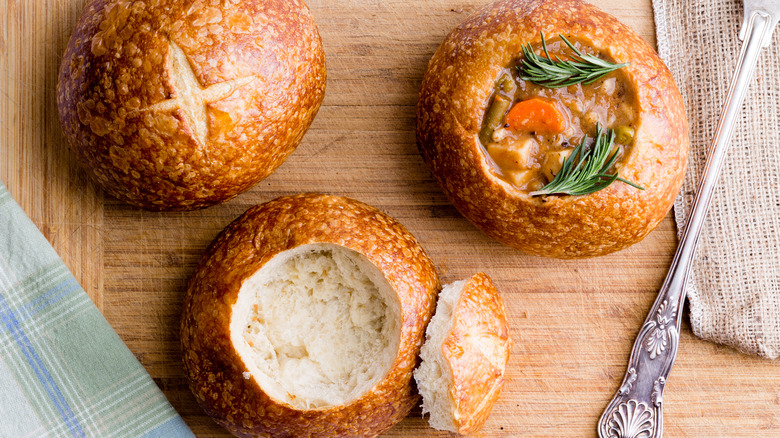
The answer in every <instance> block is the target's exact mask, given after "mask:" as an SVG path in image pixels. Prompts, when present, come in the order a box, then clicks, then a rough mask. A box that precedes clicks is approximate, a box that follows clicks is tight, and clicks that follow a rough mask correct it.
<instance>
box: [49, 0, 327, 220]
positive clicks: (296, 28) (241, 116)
mask: <svg viewBox="0 0 780 438" xmlns="http://www.w3.org/2000/svg"><path fill="white" fill-rule="evenodd" d="M324 90H325V56H324V52H323V49H322V43H321V40H320V36H319V33H318V31H317V26H316V25H315V23H314V20H313V18H312V16H311V14H310V12H309V10H308V8H307V7H306V5H305V4H304V3H303V2H302V1H301V0H262V1H261V0H240V1H238V0H222V1H208V0H184V1H180V0H146V1H134V2H131V1H117V0H92V1H90V2H89V3H87V5H86V7H85V8H84V12H83V13H82V15H81V18H80V19H79V21H78V23H77V24H76V28H75V29H74V31H73V35H72V36H71V38H70V41H69V42H68V46H67V48H66V50H65V55H64V56H63V59H62V64H61V66H60V71H59V82H58V84H57V104H58V108H59V116H60V122H61V124H62V130H63V133H64V134H65V138H66V139H67V142H68V144H69V145H70V148H71V149H72V150H73V151H74V152H75V154H76V156H77V158H78V161H79V162H80V163H81V164H82V167H83V168H84V169H85V170H86V171H87V173H89V174H90V175H91V176H92V178H93V179H94V180H95V181H97V182H98V183H99V184H100V185H101V186H103V187H104V188H105V189H106V191H107V192H108V193H110V194H112V195H114V196H116V197H117V198H119V199H121V200H124V201H127V202H129V203H131V204H134V205H137V206H139V207H142V208H145V209H149V210H189V209H196V208H201V207H205V206H208V205H212V204H215V203H219V202H222V201H225V200H227V199H230V198H232V197H234V196H236V195H237V194H238V193H241V192H243V191H245V190H247V189H249V188H250V187H252V186H253V185H254V184H256V183H257V182H258V181H260V180H262V179H263V178H265V177H266V176H268V175H269V174H271V172H273V171H274V170H275V169H276V168H277V167H278V166H279V165H280V164H281V163H282V162H283V161H284V160H285V158H286V157H287V156H288V155H289V154H290V153H292V151H293V150H294V149H295V148H296V146H297V145H298V144H299V142H300V141H301V139H302V138H303V135H304V133H305V132H306V130H307V129H308V127H309V126H310V124H311V123H312V120H313V119H314V116H315V115H316V113H317V110H318V109H319V107H320V104H321V102H322V99H323V96H324Z"/></svg>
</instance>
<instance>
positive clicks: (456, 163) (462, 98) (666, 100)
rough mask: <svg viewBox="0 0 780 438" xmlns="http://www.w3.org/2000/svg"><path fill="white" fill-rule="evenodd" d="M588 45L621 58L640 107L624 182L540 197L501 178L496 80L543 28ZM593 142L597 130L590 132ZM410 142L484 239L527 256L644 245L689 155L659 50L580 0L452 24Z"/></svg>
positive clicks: (496, 9)
mask: <svg viewBox="0 0 780 438" xmlns="http://www.w3.org/2000/svg"><path fill="white" fill-rule="evenodd" d="M542 32H543V33H544V34H545V35H547V36H554V37H557V36H558V35H564V36H566V37H567V38H570V39H572V40H574V41H581V42H583V43H587V44H588V45H589V46H591V47H592V48H594V49H595V50H596V51H598V52H599V53H604V54H606V56H608V57H609V58H612V59H613V60H614V62H616V63H624V62H625V63H628V64H629V65H628V66H627V67H625V70H624V71H625V76H626V77H627V78H628V79H627V80H628V88H629V89H630V90H633V92H634V93H635V96H633V101H634V102H635V107H634V108H633V111H635V112H636V122H635V134H634V137H633V145H632V146H631V149H630V151H629V152H628V154H627V156H625V157H622V158H621V161H622V163H621V164H620V165H621V167H620V176H621V177H623V178H625V179H627V180H629V181H633V182H634V183H637V184H639V185H640V186H642V187H644V188H645V190H638V189H636V188H634V187H631V186H629V185H626V184H623V183H614V184H612V185H610V186H608V187H607V188H605V189H603V190H600V191H597V192H595V193H591V194H588V195H580V196H557V195H552V196H537V197H533V196H531V195H529V192H528V191H525V190H520V189H518V188H517V187H515V186H514V185H513V184H511V183H508V182H506V181H505V180H503V179H501V178H500V177H499V176H498V175H497V174H496V172H495V171H494V170H493V167H492V166H493V165H492V164H491V162H490V160H489V157H487V156H486V152H485V150H484V148H483V146H482V144H481V142H480V139H479V132H480V128H481V126H482V122H483V118H484V116H485V113H486V110H487V106H488V102H489V100H490V98H491V95H492V93H493V91H494V89H495V86H496V81H497V80H498V79H499V76H500V75H501V74H502V72H504V71H506V69H507V68H514V67H513V66H514V65H517V64H516V62H517V60H518V58H520V57H521V56H522V46H523V45H524V44H528V43H533V44H538V43H539V41H540V33H542ZM591 135H592V134H591ZM417 143H418V146H419V148H420V151H421V153H422V155H423V157H424V159H425V161H426V163H427V164H428V165H429V167H430V169H431V171H432V173H433V176H434V177H435V179H436V180H437V181H438V183H439V185H440V186H441V187H442V189H443V191H444V192H445V194H446V195H447V196H448V197H449V199H450V200H451V202H452V203H453V204H454V205H455V207H456V208H457V209H458V210H459V211H460V212H461V213H462V214H463V215H464V216H465V217H466V218H467V219H468V220H470V221H471V222H472V223H473V224H474V225H476V226H477V227H478V228H479V229H481V230H482V231H484V232H485V233H486V234H487V235H489V236H490V237H492V238H494V239H496V240H498V241H499V242H502V243H504V244H506V245H509V246H512V247H515V248H517V249H520V250H522V251H525V252H527V253H530V254H535V255H540V256H547V257H560V258H577V257H590V256H598V255H603V254H607V253H610V252H613V251H617V250H620V249H623V248H625V247H627V246H629V245H632V244H634V243H636V242H638V241H640V240H641V239H642V238H644V237H645V236H646V235H647V234H648V233H649V232H650V231H652V230H653V229H654V228H655V227H656V226H657V225H658V224H659V223H660V221H661V220H662V219H663V217H664V216H665V215H666V214H667V212H668V211H669V209H670V208H671V206H672V203H673V202H674V198H675V196H676V195H677V192H678V191H679V189H680V186H681V184H682V180H683V176H684V174H685V164H686V159H687V154H688V144H689V139H688V123H687V121H686V119H685V111H684V108H683V104H682V98H681V97H680V93H679V91H678V89H677V86H676V85H675V83H674V81H673V79H672V76H671V74H670V73H669V70H668V69H667V68H666V66H665V65H664V64H663V62H662V61H661V59H660V58H659V57H658V55H657V54H656V53H655V52H654V51H653V49H651V48H650V47H649V46H648V45H647V44H646V43H645V42H644V41H643V40H642V39H641V38H640V37H639V36H637V34H636V33H635V32H634V31H633V30H631V29H630V28H629V27H628V26H626V25H624V24H622V23H620V22H619V21H618V20H616V19H615V18H614V17H612V16H610V15H609V14H606V13H604V12H602V11H601V10H599V9H597V8H596V7H594V6H591V5H589V4H588V3H585V2H583V1H580V0H500V1H497V2H495V3H493V4H491V5H488V6H486V7H485V8H483V9H482V10H480V11H478V12H477V13H475V14H474V15H472V16H471V17H469V18H468V19H467V20H466V21H465V22H463V23H462V24H461V25H459V26H458V27H457V28H455V29H454V30H453V31H452V32H451V33H450V34H449V36H447V38H446V39H445V41H444V42H443V43H442V45H441V46H440V47H439V49H438V50H437V51H436V53H435V54H434V56H433V59H431V62H430V64H429V66H428V70H427V72H426V74H425V77H424V79H423V84H422V89H421V91H420V99H419V103H418V106H417Z"/></svg>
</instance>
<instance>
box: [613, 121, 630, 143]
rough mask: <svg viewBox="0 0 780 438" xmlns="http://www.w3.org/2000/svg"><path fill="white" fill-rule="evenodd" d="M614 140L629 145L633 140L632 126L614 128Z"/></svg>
mask: <svg viewBox="0 0 780 438" xmlns="http://www.w3.org/2000/svg"><path fill="white" fill-rule="evenodd" d="M615 141H616V142H617V143H620V144H624V145H630V144H631V142H632V141H634V128H632V127H630V126H626V125H621V126H618V127H617V128H615Z"/></svg>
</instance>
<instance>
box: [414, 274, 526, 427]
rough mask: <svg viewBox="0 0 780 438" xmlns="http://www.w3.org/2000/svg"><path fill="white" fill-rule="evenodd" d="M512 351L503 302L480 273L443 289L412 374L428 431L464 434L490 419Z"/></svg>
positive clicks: (492, 286)
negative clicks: (420, 361)
mask: <svg viewBox="0 0 780 438" xmlns="http://www.w3.org/2000/svg"><path fill="white" fill-rule="evenodd" d="M511 350H512V340H511V338H510V335H509V324H508V322H507V314H506V309H505V308H504V302H503V301H502V300H501V297H500V296H499V294H498V291H497V290H496V288H495V286H494V285H493V282H492V281H491V280H490V277H488V276H487V275H486V274H484V273H481V272H480V273H478V274H476V275H474V276H473V277H471V278H469V279H468V280H463V281H457V282H455V283H451V284H448V285H446V286H444V289H442V291H441V293H440V294H439V301H438V304H437V306H436V313H435V314H434V316H433V318H432V319H431V322H430V324H429V325H428V328H427V330H426V341H425V344H423V346H422V350H421V352H420V357H421V358H422V363H421V364H420V367H419V368H417V370H415V372H414V378H415V380H416V381H417V388H418V390H419V391H420V394H421V395H422V398H423V405H422V408H423V414H425V413H429V414H430V420H429V423H430V425H431V427H434V428H436V429H439V430H448V431H450V432H457V433H459V434H461V435H469V434H473V433H475V432H477V430H479V429H480V428H481V427H482V425H483V424H484V423H485V421H486V420H487V418H488V415H489V414H490V411H491V409H492V408H493V405H494V404H495V403H496V401H497V400H498V397H499V395H500V394H501V389H502V387H503V386H504V372H505V370H506V364H507V362H508V361H509V354H510V352H511Z"/></svg>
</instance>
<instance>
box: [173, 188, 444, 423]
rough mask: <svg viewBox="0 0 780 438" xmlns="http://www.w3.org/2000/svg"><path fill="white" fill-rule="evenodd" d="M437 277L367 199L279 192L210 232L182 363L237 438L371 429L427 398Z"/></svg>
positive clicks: (191, 296) (205, 402)
mask: <svg viewBox="0 0 780 438" xmlns="http://www.w3.org/2000/svg"><path fill="white" fill-rule="evenodd" d="M438 289H439V282H438V277H437V275H436V272H435V270H434V267H433V265H432V263H431V261H430V259H429V258H428V256H427V255H426V254H425V252H424V251H423V249H422V248H421V247H420V245H419V244H418V243H417V241H416V240H415V239H414V237H413V236H412V235H411V234H410V233H409V232H408V231H407V230H406V229H405V228H404V227H403V226H402V225H400V224H399V223H398V222H396V221H395V220H393V219H392V218H390V217H388V216H387V215H385V214H383V213H381V212H380V211H378V210H376V209H375V208H373V207H370V206H368V205H365V204H362V203H360V202H357V201H354V200H351V199H347V198H341V197H335V196H326V195H315V194H308V195H298V196H291V197H283V198H279V199H276V200H274V201H270V202H268V203H266V204H263V205H260V206H257V207H254V208H251V209H249V210H248V211H247V212H246V213H245V214H244V215H243V216H241V217H240V218H238V219H237V220H236V221H234V222H233V223H232V224H230V225H229V226H228V227H227V228H226V229H225V230H224V231H223V232H222V233H221V234H220V235H219V236H218V237H217V238H216V240H215V241H214V242H213V243H212V244H211V246H210V247H209V249H208V250H207V252H206V254H205V255H204V256H203V258H202V259H201V261H200V263H199V265H198V267H197V268H196V270H195V273H194V274H193V276H192V278H191V280H190V283H189V287H188V291H187V295H186V297H185V301H184V311H183V316H182V328H181V338H182V339H181V341H182V354H183V358H184V364H185V374H186V375H187V378H188V379H189V382H190V387H191V389H192V391H193V393H194V394H195V397H196V398H197V400H198V402H199V403H200V405H201V406H202V407H203V408H204V409H205V411H206V412H207V413H208V414H209V415H210V416H211V417H213V418H214V419H215V421H217V422H218V423H219V424H221V425H223V426H224V427H225V428H227V429H228V430H229V431H230V432H232V433H233V434H235V435H237V436H241V437H291V436H296V437H298V436H300V437H334V436H376V435H378V434H379V433H381V432H382V431H384V430H386V429H389V428H390V427H392V426H393V425H394V424H395V423H396V422H398V421H400V420H401V419H402V418H403V417H404V416H406V415H407V413H408V412H409V410H410V409H411V408H412V407H413V406H414V405H415V403H416V402H417V401H418V399H419V397H418V396H417V394H416V393H415V392H413V390H412V383H411V378H412V370H413V368H414V367H415V365H416V363H417V355H418V353H419V349H420V346H421V345H422V341H423V338H424V330H425V327H426V325H427V323H428V321H429V319H430V318H431V315H432V313H433V310H434V306H435V299H436V294H437V293H438Z"/></svg>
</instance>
